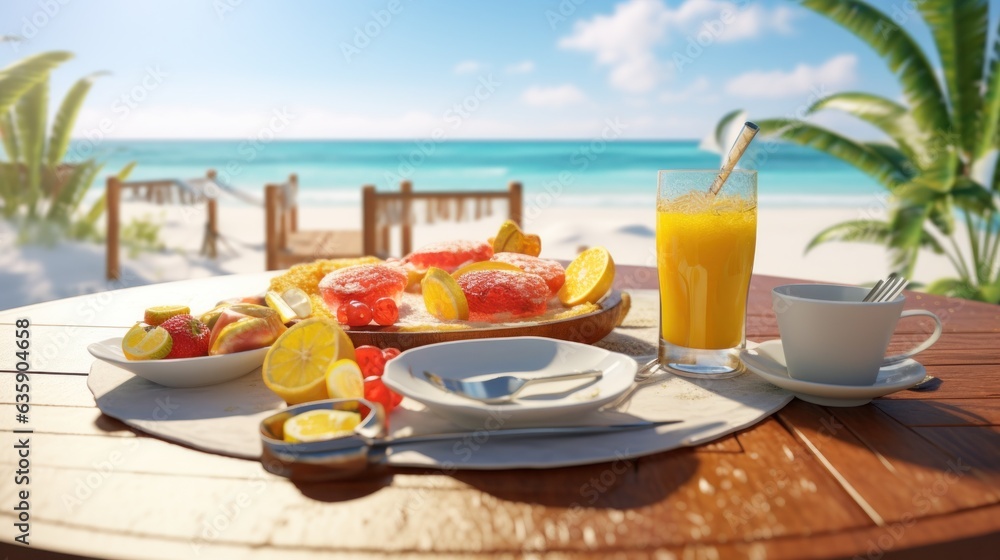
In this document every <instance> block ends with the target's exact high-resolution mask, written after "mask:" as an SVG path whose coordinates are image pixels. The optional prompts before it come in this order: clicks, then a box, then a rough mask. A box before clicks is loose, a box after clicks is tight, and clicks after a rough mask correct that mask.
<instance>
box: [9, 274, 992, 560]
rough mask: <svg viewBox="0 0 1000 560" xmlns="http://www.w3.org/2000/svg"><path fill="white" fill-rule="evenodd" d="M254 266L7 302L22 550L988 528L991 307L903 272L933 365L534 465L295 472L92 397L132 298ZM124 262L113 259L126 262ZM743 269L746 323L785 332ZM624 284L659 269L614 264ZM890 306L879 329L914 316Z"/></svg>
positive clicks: (398, 550)
mask: <svg viewBox="0 0 1000 560" xmlns="http://www.w3.org/2000/svg"><path fill="white" fill-rule="evenodd" d="M267 276H268V275H266V274H259V275H243V276H233V277H217V278H210V279H204V280H196V281H187V282H177V283H170V284H161V285H155V286H148V287H142V288H135V289H127V290H121V291H115V292H111V293H107V294H96V295H92V296H86V297H82V298H72V299H66V300H61V301H56V302H51V303H46V304H41V305H36V306H31V307H24V308H20V309H15V310H10V311H5V312H0V355H2V356H3V357H2V360H0V369H2V370H3V373H0V376H2V379H3V381H2V383H0V431H3V436H2V437H3V441H2V442H0V445H2V446H3V448H4V452H3V454H2V455H0V457H2V459H0V462H2V468H3V470H4V474H3V479H2V480H3V482H2V485H0V504H2V508H0V527H2V529H0V533H2V541H3V543H4V546H5V550H3V551H0V552H4V553H6V554H7V555H9V556H10V557H14V558H33V557H41V556H49V555H50V553H45V552H39V551H40V550H41V549H46V550H54V551H61V552H65V553H71V554H76V555H83V556H89V557H101V558H104V557H114V558H198V557H202V558H213V559H214V558H273V557H280V558H289V559H295V558H313V557H318V556H323V557H351V558H357V557H369V556H389V555H391V556H392V557H418V556H419V557H424V558H439V557H450V556H453V557H470V556H477V555H484V556H485V555H492V554H496V553H503V554H507V555H517V554H522V553H526V554H529V555H536V554H540V553H543V552H546V553H550V554H553V555H555V556H563V555H577V554H579V555H586V556H592V557H601V558H603V557H607V556H609V555H612V553H613V554H615V555H619V556H623V557H631V556H645V555H647V554H649V553H651V552H654V551H655V552H657V553H659V555H658V556H657V557H662V558H674V557H678V558H715V557H729V556H740V557H742V556H748V557H753V558H764V557H768V558H781V557H837V556H845V557H853V556H858V557H861V558H873V559H874V558H882V557H891V556H893V555H903V556H928V557H937V556H940V555H944V554H948V555H949V557H951V558H967V557H973V556H981V555H983V554H986V552H990V553H992V554H995V553H996V550H997V548H998V545H1000V431H998V427H997V426H998V424H1000V307H997V306H990V305H985V304H979V303H972V302H966V301H960V300H956V299H947V298H943V297H934V296H927V295H922V294H917V293H909V294H908V300H907V307H911V308H913V307H916V308H920V307H922V308H927V309H931V310H932V311H934V312H935V313H937V314H939V315H940V316H941V318H942V319H943V320H944V324H945V334H944V336H943V337H942V338H941V340H940V342H938V343H937V345H935V346H934V347H933V348H932V349H931V350H929V351H927V352H925V353H923V354H921V355H920V361H921V362H922V363H924V364H925V365H926V366H927V369H928V371H929V372H930V373H931V374H933V375H935V376H937V377H938V378H940V379H941V380H942V381H943V383H942V384H941V386H940V388H938V389H937V390H936V391H933V392H911V391H903V392H900V393H896V394H894V395H891V396H889V397H886V398H882V399H878V400H876V401H874V402H873V403H872V404H870V405H867V406H862V407H857V408H824V407H821V406H815V405H811V404H808V403H805V402H802V401H798V400H795V401H792V402H791V403H790V404H789V405H788V406H786V407H785V408H784V409H783V410H782V411H781V412H779V413H778V414H776V415H775V416H773V417H771V418H768V419H766V420H764V421H763V422H760V423H759V424H757V425H756V426H754V427H752V428H750V429H747V430H744V431H742V432H739V433H737V434H735V435H732V436H728V437H725V438H723V439H720V440H717V441H715V442H712V443H710V444H708V445H703V446H700V447H697V448H691V449H681V450H675V451H671V452H667V453H661V454H658V455H653V456H649V457H644V458H641V459H638V460H631V461H619V462H616V463H607V464H599V465H592V466H585V467H575V468H564V469H553V470H543V471H528V470H522V471H503V472H470V471H466V472H462V471H458V472H457V473H455V474H453V475H450V476H446V475H444V474H441V473H439V472H435V471H420V470H413V469H400V470H396V471H393V472H392V474H391V475H389V476H385V477H381V478H377V479H373V480H365V481H354V482H343V483H328V484H301V485H297V484H295V483H292V482H290V481H287V480H284V479H281V478H277V477H274V476H271V475H269V474H267V473H266V472H265V471H263V469H262V468H261V466H260V465H259V464H258V463H256V462H252V461H243V460H238V459H230V458H225V457H220V456H216V455H211V454H207V453H201V452H198V451H194V450H191V449H188V448H185V447H182V446H179V445H175V444H170V443H166V442H163V441H160V440H157V439H154V438H151V437H147V436H144V435H143V434H141V433H136V432H134V431H132V430H130V429H128V428H126V427H125V426H124V425H123V424H121V423H120V422H118V421H116V420H113V419H111V418H109V417H107V416H103V415H102V414H101V412H100V411H99V410H98V409H97V408H95V405H94V400H93V398H92V397H91V394H90V392H89V391H88V390H87V387H86V381H87V378H86V375H87V372H88V371H89V369H90V365H91V363H92V359H91V358H90V356H89V355H88V354H87V353H86V350H85V347H86V345H87V344H88V343H90V342H93V341H96V340H101V339H104V338H108V337H112V336H120V335H122V334H123V333H124V332H125V330H126V328H127V327H128V326H130V325H131V324H132V323H133V322H134V320H135V319H136V317H137V314H138V313H140V310H141V309H143V308H144V307H145V306H146V305H151V304H156V303H161V302H169V303H175V302H178V303H179V302H188V301H189V302H190V304H191V307H192V308H194V309H200V308H207V307H208V306H209V305H210V304H212V303H214V301H215V300H216V299H219V297H220V296H222V295H233V294H240V293H245V292H247V293H252V292H256V291H259V290H260V289H261V288H262V287H263V286H264V285H265V281H266V277H267ZM126 281H127V279H126ZM787 282H788V280H786V279H781V278H772V277H766V276H757V277H755V278H754V280H753V285H752V288H751V294H750V304H749V310H750V311H749V315H750V316H749V320H748V332H749V338H750V339H752V340H756V341H763V340H767V339H771V338H775V337H777V335H778V329H777V324H776V321H775V317H774V315H773V313H772V312H771V302H770V293H769V292H770V290H771V288H772V287H774V286H776V285H779V284H782V283H787ZM618 283H619V285H620V287H624V288H651V287H655V285H656V278H655V272H654V271H653V270H652V269H649V268H638V267H620V270H619V279H618ZM20 318H28V319H30V321H31V327H30V329H31V341H32V346H31V352H32V354H31V357H32V364H31V382H30V395H31V399H32V400H31V411H30V421H29V423H28V424H26V425H22V424H18V423H17V422H16V421H15V414H16V412H15V409H14V404H13V403H14V395H15V387H14V386H15V373H14V369H15V367H14V357H13V356H14V351H15V349H14V348H13V341H14V340H15V338H14V330H15V327H14V323H15V321H16V320H17V319H20ZM923 328H925V326H924V325H923V324H922V323H920V322H919V321H906V322H903V323H901V329H900V333H901V334H899V335H897V337H896V338H895V339H894V342H893V345H894V346H896V347H899V348H902V347H904V346H910V345H912V343H913V340H914V339H915V337H918V336H919V337H922V336H924V334H925V333H923V332H921V329H923ZM25 426H27V427H30V429H32V430H33V433H32V434H30V435H29V436H30V500H29V501H30V516H31V517H30V521H31V527H30V529H31V532H30V542H31V543H32V546H31V548H23V547H19V548H14V547H13V546H11V545H10V544H9V543H12V542H13V538H14V536H15V529H14V527H13V523H14V515H15V512H14V510H13V507H14V505H15V503H16V500H15V491H16V490H19V489H22V488H23V487H19V486H15V484H14V483H13V474H12V471H14V470H15V469H16V468H17V467H16V462H17V459H18V458H17V457H16V455H15V454H14V453H13V452H12V451H11V450H12V446H13V445H15V443H16V439H17V438H18V437H21V434H15V433H13V430H16V429H22V428H24V427H25Z"/></svg>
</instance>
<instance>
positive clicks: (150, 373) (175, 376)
mask: <svg viewBox="0 0 1000 560" xmlns="http://www.w3.org/2000/svg"><path fill="white" fill-rule="evenodd" d="M268 348H270V346H265V347H264V348H258V349H256V350H247V351H246V352H237V353H235V354H221V355H218V356H203V357H200V358H177V359H174V360H129V359H128V358H126V357H125V354H124V353H123V352H122V339H121V337H118V338H109V339H107V340H102V341H100V342H95V343H93V344H91V345H90V346H88V347H87V350H88V351H89V352H90V355H91V356H93V357H95V358H97V359H99V360H104V361H105V362H108V363H110V364H114V365H116V366H118V367H120V368H122V369H124V370H128V371H129V372H131V373H133V374H135V375H138V376H139V377H141V378H143V379H146V380H149V381H152V382H153V383H158V384H160V385H163V386H165V387H205V386H208V385H217V384H219V383H225V382H226V381H232V380H233V379H236V378H237V377H242V376H244V375H246V374H247V373H249V372H251V371H253V370H255V369H257V368H259V367H260V366H261V364H263V363H264V356H265V355H267V350H268Z"/></svg>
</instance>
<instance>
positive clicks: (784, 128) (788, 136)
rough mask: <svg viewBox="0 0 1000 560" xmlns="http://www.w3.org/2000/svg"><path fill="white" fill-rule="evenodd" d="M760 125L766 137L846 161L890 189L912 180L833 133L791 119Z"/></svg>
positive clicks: (868, 150) (876, 154)
mask: <svg viewBox="0 0 1000 560" xmlns="http://www.w3.org/2000/svg"><path fill="white" fill-rule="evenodd" d="M757 125H758V126H760V130H761V133H763V134H765V135H769V136H770V135H777V136H779V137H780V138H783V139H785V140H788V141H789V142H793V143H795V144H798V145H800V146H808V147H810V148H814V149H817V150H820V151H822V152H826V153H828V154H830V155H832V156H834V157H837V158H839V159H842V160H844V161H846V162H847V163H849V164H851V165H853V166H854V167H857V168H858V169H860V170H861V171H864V172H865V173H867V174H868V175H871V176H872V177H873V178H875V180H877V181H878V182H879V183H881V184H883V185H885V186H886V187H888V188H889V189H892V188H894V187H895V186H896V185H899V184H900V183H903V182H906V181H907V180H908V179H909V177H908V175H907V173H906V171H905V170H902V169H900V168H899V167H898V165H897V162H895V161H893V160H891V159H888V158H886V157H885V156H883V155H882V154H880V153H879V152H877V151H875V150H873V149H871V148H869V147H868V146H866V145H864V144H861V143H859V142H857V141H855V140H852V139H850V138H847V137H846V136H842V135H840V134H837V133H836V132H833V131H831V130H827V129H825V128H822V127H819V126H816V125H813V124H809V123H804V122H801V121H793V120H788V119H768V120H763V121H758V122H757Z"/></svg>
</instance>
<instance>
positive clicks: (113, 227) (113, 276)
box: [104, 177, 122, 280]
mask: <svg viewBox="0 0 1000 560" xmlns="http://www.w3.org/2000/svg"><path fill="white" fill-rule="evenodd" d="M106 189H107V190H105V193H104V202H105V214H106V217H107V221H108V223H107V231H106V244H107V246H106V247H105V249H106V252H107V255H105V263H106V268H105V272H106V276H107V277H108V280H117V279H118V278H119V277H120V276H121V267H120V265H119V263H118V243H119V235H120V230H121V216H120V214H119V212H120V210H121V198H122V184H121V181H119V180H118V177H108V182H107V188H106Z"/></svg>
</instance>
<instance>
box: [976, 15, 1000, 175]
mask: <svg viewBox="0 0 1000 560" xmlns="http://www.w3.org/2000/svg"><path fill="white" fill-rule="evenodd" d="M985 83H986V92H985V93H984V94H983V130H982V135H981V136H980V137H979V146H977V148H976V153H975V154H973V158H974V159H979V158H981V157H983V156H984V155H986V154H987V152H989V151H990V150H992V149H995V148H1000V135H998V134H997V129H998V127H1000V23H998V24H997V31H996V39H994V40H993V57H992V60H990V68H989V72H988V73H987V75H986V79H985ZM995 183H996V182H995V181H994V184H995Z"/></svg>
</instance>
